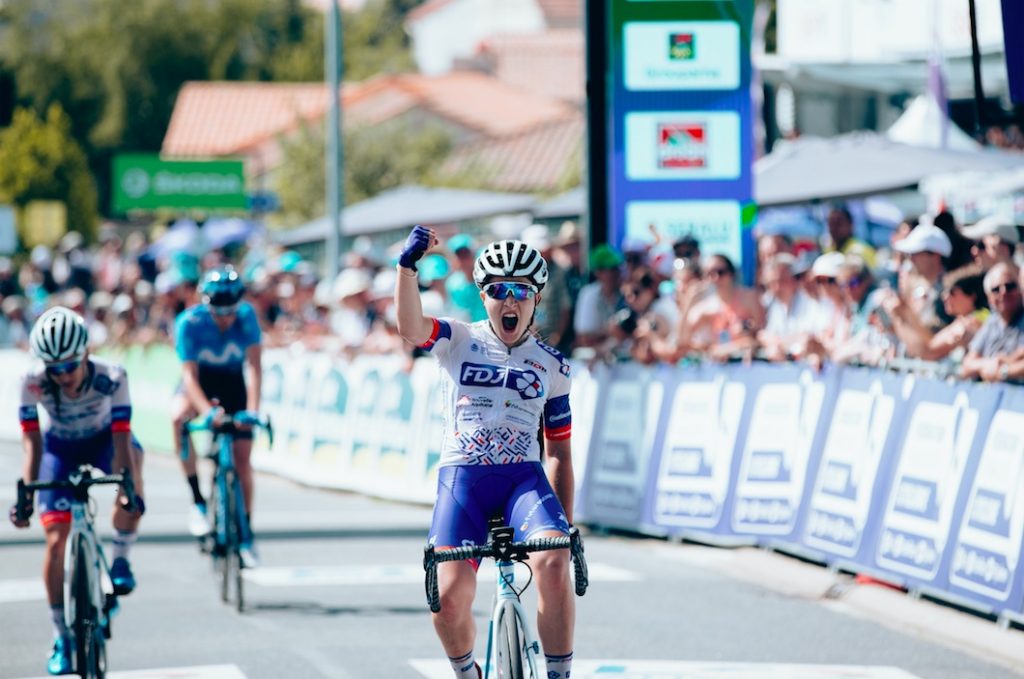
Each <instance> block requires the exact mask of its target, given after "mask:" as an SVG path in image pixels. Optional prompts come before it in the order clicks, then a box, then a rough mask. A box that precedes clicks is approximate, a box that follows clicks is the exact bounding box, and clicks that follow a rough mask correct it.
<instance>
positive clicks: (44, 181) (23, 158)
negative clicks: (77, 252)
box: [0, 104, 97, 236]
mask: <svg viewBox="0 0 1024 679" xmlns="http://www.w3.org/2000/svg"><path fill="white" fill-rule="evenodd" d="M33 200H60V201H63V202H64V203H65V204H66V205H67V210H68V228H69V229H71V230H74V231H79V232H81V233H82V234H84V235H86V236H90V235H92V233H93V230H94V228H95V225H96V221H97V211H96V202H97V201H96V185H95V183H94V182H93V179H92V175H91V174H90V173H89V167H88V164H87V163H86V158H85V153H83V152H82V149H81V147H80V146H79V145H78V144H77V143H75V141H74V139H72V138H71V120H70V118H69V117H68V115H67V114H66V113H65V112H64V111H63V110H62V109H61V107H60V106H59V105H58V104H51V105H50V107H49V109H48V110H47V112H46V118H45V119H41V118H39V117H38V116H37V115H36V114H35V113H34V112H33V111H30V110H28V109H17V110H15V112H14V117H13V119H12V121H11V125H10V126H9V127H7V128H4V129H3V130H0V203H8V202H9V203H13V204H14V205H16V206H18V207H24V206H25V205H27V204H28V203H29V202H31V201H33Z"/></svg>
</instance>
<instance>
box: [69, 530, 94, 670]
mask: <svg viewBox="0 0 1024 679" xmlns="http://www.w3.org/2000/svg"><path fill="white" fill-rule="evenodd" d="M86 559H87V552H86V541H85V537H81V536H80V537H79V538H78V539H77V540H76V541H75V545H74V556H73V561H72V564H73V568H74V570H73V572H72V574H71V602H72V604H73V610H72V612H71V615H72V622H71V634H72V636H73V637H74V642H75V671H76V673H77V674H78V675H79V676H81V677H93V676H95V672H94V669H93V650H94V648H95V641H94V640H93V638H92V636H93V629H92V627H93V620H94V613H93V612H91V609H92V601H90V597H89V570H88V568H89V567H88V562H87V560H86Z"/></svg>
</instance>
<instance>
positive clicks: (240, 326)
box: [173, 266, 262, 568]
mask: <svg viewBox="0 0 1024 679" xmlns="http://www.w3.org/2000/svg"><path fill="white" fill-rule="evenodd" d="M199 293H200V295H201V299H202V301H201V303H200V304H196V305H195V306H192V307H189V308H188V309H186V310H185V311H184V312H182V314H181V315H180V316H178V320H177V322H176V327H175V342H176V345H177V352H178V358H180V359H181V362H182V388H181V393H180V394H179V395H178V396H177V397H176V398H175V402H174V406H173V414H174V416H173V423H174V446H175V451H176V452H177V453H178V454H179V459H180V453H181V450H182V447H183V442H184V438H183V437H184V436H185V434H183V432H182V427H183V425H184V424H185V423H186V422H188V421H189V420H191V419H193V418H194V417H196V416H197V415H203V416H207V417H211V418H212V419H213V420H214V421H217V420H218V419H219V418H220V417H221V416H222V415H223V414H228V415H234V414H236V413H239V412H241V411H248V412H250V413H253V414H255V413H256V412H257V411H258V410H259V407H260V381H261V377H262V372H261V365H260V362H261V348H260V337H261V334H260V326H259V322H258V321H257V319H256V312H255V311H254V310H253V308H252V306H251V305H250V304H249V303H248V302H244V301H242V296H243V295H244V294H245V286H244V285H243V283H242V280H241V278H239V276H238V273H237V272H236V271H235V270H234V269H233V268H231V267H230V266H227V267H223V268H220V269H214V270H212V271H209V272H208V273H207V274H206V275H205V276H204V277H203V280H202V282H201V283H200V285H199ZM234 441H235V443H234V459H235V469H236V470H237V472H238V479H239V481H240V482H241V484H242V496H243V498H244V500H245V510H246V519H247V521H249V520H250V519H251V516H252V509H253V504H252V500H253V478H252V466H251V465H250V463H249V456H250V454H251V452H252V429H251V427H249V426H241V425H239V426H238V427H237V428H236V430H235V432H234ZM192 450H193V447H192V446H189V451H190V452H189V455H188V457H187V458H186V459H184V460H183V461H182V466H183V468H184V471H185V476H186V478H187V480H188V485H189V488H190V489H191V491H192V500H193V503H194V504H193V507H192V510H191V514H190V517H189V529H190V531H191V532H192V533H193V534H195V535H197V536H201V535H205V534H206V533H207V532H208V531H209V524H208V523H207V520H206V500H205V498H204V497H203V494H202V492H201V491H200V490H199V479H198V475H197V471H196V459H195V454H194V453H192V452H191V451H192ZM250 525H251V524H250ZM251 536H252V531H251V530H250V531H249V537H250V539H249V540H247V541H246V542H245V543H244V544H243V545H242V546H241V549H240V556H241V559H242V564H243V566H245V567H246V568H254V567H256V566H257V565H258V563H259V560H258V556H257V554H256V550H255V547H254V545H253V542H252V540H251Z"/></svg>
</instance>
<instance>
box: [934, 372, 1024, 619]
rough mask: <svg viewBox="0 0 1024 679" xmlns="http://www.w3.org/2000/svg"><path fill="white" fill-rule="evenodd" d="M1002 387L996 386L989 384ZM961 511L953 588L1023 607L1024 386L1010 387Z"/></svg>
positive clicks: (1001, 607) (989, 602) (1005, 607)
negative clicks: (1021, 569) (1020, 387)
mask: <svg viewBox="0 0 1024 679" xmlns="http://www.w3.org/2000/svg"><path fill="white" fill-rule="evenodd" d="M988 388H989V389H992V390H994V391H995V390H997V389H998V388H997V387H991V386H990V387H988ZM1002 391H1003V397H1002V400H1001V401H1000V403H999V409H998V410H996V412H995V414H994V415H993V416H992V420H991V424H990V425H989V427H988V432H987V434H986V435H985V438H984V443H983V445H982V448H981V455H980V457H979V460H978V464H977V471H976V472H975V473H974V476H973V480H972V481H971V483H970V487H969V490H968V492H967V502H966V506H965V508H964V510H963V512H962V513H961V514H959V516H958V517H957V521H956V523H955V531H956V533H955V537H954V538H953V549H952V557H951V559H950V563H949V573H948V578H949V589H950V591H951V592H952V593H953V594H956V595H958V596H964V597H967V598H969V599H972V600H975V601H980V602H982V603H984V604H985V605H986V606H990V607H991V608H992V610H993V611H996V612H1005V611H1011V612H1015V613H1018V614H1019V613H1021V612H1022V604H1024V581H1022V578H1021V577H1020V575H1021V574H1020V570H1019V569H1020V565H1021V557H1022V553H1021V549H1022V541H1024V390H1021V389H1018V388H1010V387H1006V388H1004V389H1003V390H1002Z"/></svg>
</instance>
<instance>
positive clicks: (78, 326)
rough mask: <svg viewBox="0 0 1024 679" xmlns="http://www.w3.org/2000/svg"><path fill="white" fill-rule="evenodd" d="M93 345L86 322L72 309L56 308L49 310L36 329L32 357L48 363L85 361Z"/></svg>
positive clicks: (33, 330) (41, 317)
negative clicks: (89, 346) (89, 347)
mask: <svg viewBox="0 0 1024 679" xmlns="http://www.w3.org/2000/svg"><path fill="white" fill-rule="evenodd" d="M88 343H89V330H88V329H87V328H86V327H85V321H84V320H83V319H82V317H81V316H79V315H78V314H76V313H75V312H74V311H72V310H71V309H68V308H67V307H62V306H55V307H53V308H52V309H48V310H47V311H46V312H45V313H43V315H42V316H40V317H39V320H38V321H36V324H35V325H34V326H32V334H31V335H30V336H29V345H30V346H31V347H32V353H33V354H35V355H36V357H38V358H40V359H42V361H43V362H44V363H60V362H62V361H75V360H78V361H80V360H82V358H83V357H84V356H85V349H86V345H87V344H88Z"/></svg>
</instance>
